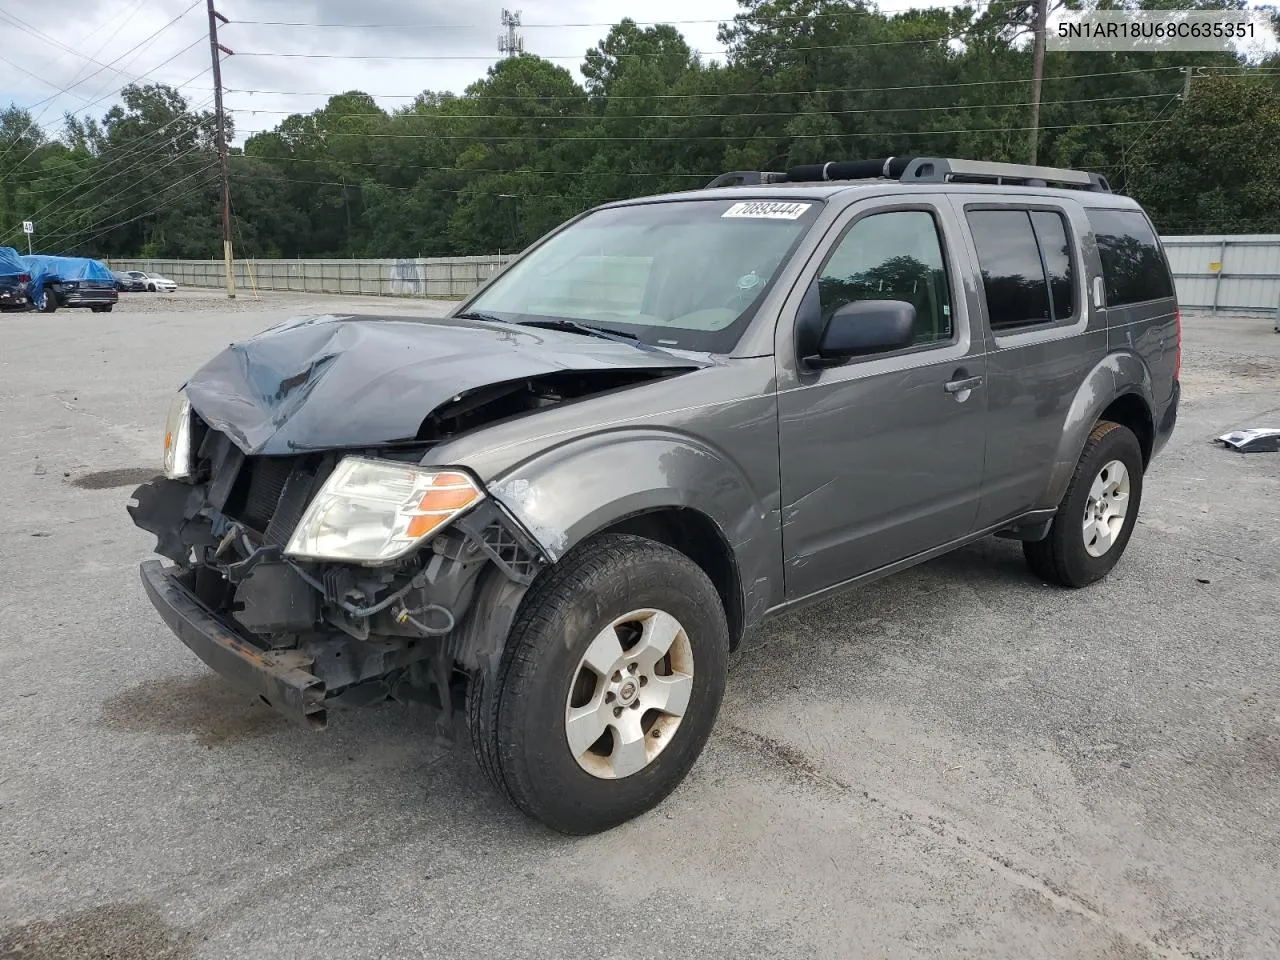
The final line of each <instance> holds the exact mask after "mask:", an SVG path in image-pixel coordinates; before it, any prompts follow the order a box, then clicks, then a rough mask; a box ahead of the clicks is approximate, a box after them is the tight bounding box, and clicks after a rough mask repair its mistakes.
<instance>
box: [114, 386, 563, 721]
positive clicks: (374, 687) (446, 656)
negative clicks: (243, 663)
mask: <svg viewBox="0 0 1280 960" xmlns="http://www.w3.org/2000/svg"><path fill="white" fill-rule="evenodd" d="M510 395H511V394H510V392H507V393H504V394H503V396H505V397H510ZM193 419H194V432H195V435H194V437H193V440H192V443H193V449H195V450H196V466H195V474H194V478H193V482H184V481H179V480H169V479H165V478H163V477H157V478H156V479H155V480H152V481H150V482H148V483H146V484H144V485H142V486H141V487H139V488H138V489H137V490H136V491H135V492H134V497H135V499H136V500H137V504H136V505H131V506H130V507H129V512H130V514H131V515H132V517H133V519H134V522H135V523H136V524H137V525H138V526H139V527H141V528H142V529H144V530H148V531H150V532H151V533H154V534H155V535H156V537H157V541H158V542H157V545H156V552H157V553H159V554H160V555H161V556H163V557H166V558H168V559H169V560H172V561H173V562H174V563H175V564H176V565H177V566H176V568H175V569H174V570H173V578H174V579H175V580H177V581H178V582H179V583H180V584H181V585H182V586H183V587H185V589H186V590H187V591H188V592H189V593H190V594H191V595H192V597H194V599H195V600H197V601H198V602H199V604H200V605H201V606H202V607H203V608H205V610H207V611H208V612H209V613H211V614H213V615H214V616H215V617H216V618H217V619H218V620H219V621H220V622H221V623H222V624H223V625H224V626H226V627H227V628H228V629H229V630H231V631H232V632H234V633H235V634H237V635H239V636H240V637H241V638H242V639H244V640H247V641H249V642H251V643H252V645H253V646H254V647H257V648H259V649H261V650H263V651H267V652H284V651H293V652H295V653H296V654H299V655H301V656H300V657H294V658H292V659H291V660H290V661H289V662H290V663H291V665H293V666H294V667H297V666H299V665H301V666H302V668H303V669H305V670H307V671H309V672H310V673H312V674H313V675H314V676H315V678H316V679H317V681H318V686H319V689H315V690H313V692H314V693H316V694H319V696H318V697H316V698H314V700H315V702H313V703H311V704H310V708H309V709H308V711H307V712H306V715H305V716H304V717H295V718H294V719H302V720H305V721H306V722H307V723H309V724H311V725H313V726H322V725H323V724H324V722H325V713H326V711H327V708H328V707H329V706H338V705H341V706H360V705H365V704H369V703H373V702H376V701H378V700H382V699H386V698H388V697H390V698H395V699H399V700H409V701H416V702H426V703H427V704H429V705H430V706H433V707H435V708H438V709H439V710H441V711H442V716H441V718H440V725H441V730H442V732H443V731H444V730H446V729H447V728H448V727H449V726H450V724H451V722H452V713H453V711H454V709H455V708H456V706H457V699H458V694H459V681H462V680H464V679H465V677H455V676H454V673H455V671H463V672H464V673H465V671H468V670H474V669H479V668H482V667H484V666H486V665H487V664H488V663H489V661H491V660H492V659H493V658H496V657H497V656H498V655H499V654H500V652H501V649H502V639H503V638H504V637H505V630H503V632H502V633H501V634H496V635H494V634H491V632H490V630H489V627H490V626H492V627H493V628H494V629H495V630H502V628H503V624H502V622H501V621H502V620H503V619H504V614H505V617H506V618H507V625H508V626H509V618H510V617H511V616H514V612H515V605H516V604H517V603H518V600H519V597H520V596H521V595H523V592H524V589H525V588H526V587H527V586H528V584H529V583H530V582H532V580H533V578H534V576H535V575H536V573H537V571H538V570H539V569H540V568H541V566H542V565H543V561H542V559H541V557H540V556H539V553H538V547H537V545H536V544H534V543H533V542H532V541H531V540H530V539H529V538H528V537H527V536H526V535H525V534H524V533H523V532H522V531H521V530H520V528H519V527H518V525H516V524H515V523H514V521H512V520H511V519H510V518H509V517H508V516H507V515H506V514H505V512H504V511H503V509H502V508H501V507H500V506H499V505H498V504H497V503H495V502H494V501H492V500H489V499H485V500H483V501H481V502H480V503H479V504H477V505H476V507H475V508H473V509H471V510H470V511H468V512H467V513H465V514H464V515H462V516H461V517H459V518H458V519H457V520H455V521H454V522H452V523H451V524H450V525H449V526H448V527H447V528H445V529H444V530H442V531H441V532H440V533H439V534H437V535H436V536H435V537H434V538H432V539H431V540H430V541H429V542H428V543H427V544H426V545H424V547H423V549H421V550H418V551H415V552H414V553H412V554H410V555H409V556H406V557H404V558H403V559H400V560H397V561H396V562H394V563H390V564H387V565H385V566H377V567H370V566H362V565H358V564H350V563H332V562H307V561H301V560H295V559H292V558H290V557H287V556H285V554H284V547H285V544H286V542H287V541H288V538H289V536H290V534H291V533H292V531H293V529H294V527H295V526H296V525H297V523H298V522H299V519H300V517H301V516H302V513H303V511H304V510H305V509H306V507H307V505H308V503H309V502H310V501H311V499H312V497H313V496H314V495H315V493H316V491H317V490H319V489H320V487H321V486H322V485H323V483H324V482H325V479H326V478H327V477H328V476H329V474H330V473H331V472H332V471H333V470H334V468H335V466H336V464H337V462H338V461H339V460H340V459H341V458H342V456H344V455H347V454H351V453H353V452H359V453H365V454H367V455H369V456H374V457H377V458H380V459H383V460H401V461H404V462H406V463H417V462H418V460H419V459H420V458H421V456H422V454H423V453H424V451H425V449H426V448H425V446H424V445H422V444H417V445H412V446H403V447H396V448H393V449H375V450H369V451H343V452H342V453H341V454H339V453H334V452H328V453H309V454H300V455H295V456H284V457H266V456H247V455H245V454H244V453H243V452H241V450H240V449H239V448H238V447H237V446H236V445H235V444H234V443H233V442H232V441H231V439H230V438H229V437H228V436H226V435H225V434H223V433H220V432H218V431H216V430H212V429H209V427H208V426H207V425H206V424H204V423H203V422H202V421H201V420H200V419H199V418H198V417H195V418H193ZM436 422H437V423H438V422H439V421H436ZM482 591H483V592H484V593H485V595H486V596H485V600H484V603H483V607H484V614H483V616H481V617H479V618H477V617H470V618H469V617H468V614H469V613H470V612H471V610H472V608H473V607H475V606H476V597H477V594H478V593H479V592H482ZM479 620H483V621H485V622H475V621H479ZM264 699H267V698H266V697H265V696H264ZM272 705H273V706H276V707H277V708H281V707H282V705H281V704H276V703H273V704H272ZM286 712H288V711H286Z"/></svg>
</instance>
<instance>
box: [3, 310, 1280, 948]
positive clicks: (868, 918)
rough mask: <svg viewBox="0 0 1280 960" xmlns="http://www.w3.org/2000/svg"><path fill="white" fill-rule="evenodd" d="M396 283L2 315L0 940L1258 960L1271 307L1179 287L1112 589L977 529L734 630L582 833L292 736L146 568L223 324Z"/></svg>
mask: <svg viewBox="0 0 1280 960" xmlns="http://www.w3.org/2000/svg"><path fill="white" fill-rule="evenodd" d="M449 306H450V304H444V303H424V302H422V301H411V300H391V299H381V300H380V299H357V298H342V299H338V298H333V297H330V298H324V297H315V296H308V297H301V296H293V297H290V296H287V295H277V296H264V297H263V298H262V299H260V300H253V299H249V298H241V299H239V300H237V301H236V302H235V303H234V304H229V303H228V302H227V301H225V300H223V299H220V298H219V297H218V296H217V295H216V293H211V292H202V291H187V290H184V291H180V292H179V293H178V294H177V295H175V296H167V295H145V294H127V295H124V296H123V298H122V303H121V305H120V306H119V307H118V308H117V309H116V310H115V311H114V312H113V313H111V314H90V313H88V312H85V311H73V310H62V311H59V312H58V313H56V314H54V315H52V316H43V315H35V314H23V315H6V316H3V317H0V425H2V428H0V429H2V431H3V433H2V436H3V440H4V442H3V443H2V444H0V477H2V478H3V480H0V583H2V584H3V590H2V592H0V677H3V680H4V684H3V696H2V697H0V730H3V732H4V736H3V738H2V739H0V958H4V960H11V958H14V957H21V958H23V960H89V958H107V957H110V958H113V960H156V958H173V960H184V958H203V960H213V958H253V960H266V958H298V960H314V958H317V957H344V958H347V957H350V958H375V957H387V958H396V960H400V958H408V957H433V958H434V957H440V958H449V960H466V958H473V957H474V958H486V960H488V958H495V957H500V958H524V957H529V958H548V957H568V956H580V957H588V956H590V957H617V958H624V957H625V958H628V960H637V958H645V957H659V956H664V957H698V958H720V957H725V958H729V957H733V958H738V957H744V956H748V957H773V956H776V957H787V958H797V957H820V958H828V957H829V958H839V960H844V958H859V960H862V958H931V960H932V958H964V957H974V958H979V957H980V958H984V960H985V958H1008V960H1031V958H1039V957H1046V958H1081V960H1084V958H1089V960H1098V958H1104V960H1137V958H1147V957H1162V958H1213V960H1227V958H1245V957H1248V958H1274V957H1276V956H1278V955H1280V790H1277V782H1278V777H1280V706H1278V705H1277V704H1278V702H1280V701H1278V694H1280V672H1278V671H1277V667H1278V666H1280V617H1278V616H1277V611H1278V609H1280V607H1278V603H1280V583H1278V580H1280V524H1278V523H1277V517H1278V516H1280V455H1274V454H1256V455H1253V456H1241V455H1238V454H1233V453H1229V452H1226V451H1224V450H1222V449H1221V448H1218V447H1215V446H1214V445H1212V444H1211V443H1210V442H1209V441H1210V438H1211V437H1213V436H1215V435H1217V434H1220V433H1223V432H1225V431H1227V430H1228V429H1230V428H1234V427H1241V426H1255V425H1261V426H1280V336H1278V335H1276V334H1275V333H1273V332H1272V322H1271V320H1269V319H1267V320H1262V319H1252V320H1250V319H1244V318H1226V317H1219V318H1207V317H1205V318H1188V320H1187V321H1186V345H1185V361H1184V390H1185V394H1184V406H1183V411H1182V418H1181V421H1180V423H1179V427H1178V430H1177V432H1176V433H1175V436H1174V439H1173V441H1172V443H1171V444H1170V446H1169V448H1168V449H1167V450H1166V452H1165V453H1164V454H1163V456H1162V457H1161V458H1160V459H1159V460H1157V461H1156V464H1155V465H1154V468H1153V470H1152V472H1151V474H1150V475H1149V479H1148V484H1147V488H1146V493H1145V497H1144V504H1143V515H1142V518H1141V521H1140V524H1139V526H1138V528H1137V530H1136V532H1135V535H1134V538H1133V541H1132V543H1131V545H1130V547H1129V551H1128V553H1127V555H1126V557H1125V559H1124V560H1123V562H1122V563H1121V565H1120V566H1119V568H1117V570H1116V571H1115V573H1114V574H1113V575H1112V576H1111V577H1110V578H1109V579H1108V580H1107V581H1105V582H1104V583H1102V584H1099V585H1097V586H1095V587H1092V588H1090V589H1087V590H1084V591H1079V592H1067V591H1061V590H1056V589H1052V588H1050V587H1047V586H1045V585H1043V584H1041V583H1040V582H1038V581H1037V580H1036V579H1034V578H1033V577H1031V576H1030V575H1029V574H1028V572H1027V571H1026V569H1025V568H1024V565H1023V562H1022V558H1021V551H1020V549H1019V547H1018V545H1017V544H1015V543H1011V542H1005V541H998V540H988V541H984V542H982V543H980V544H977V545H976V546H973V547H970V548H968V549H965V550H963V551H961V552H958V553H956V554H953V555H951V556H948V557H945V558H943V559H940V560H937V561H935V562H933V563H930V564H927V565H925V566H923V567H918V568H916V569H914V570H912V571H909V572H907V573H905V574H902V575H900V576H898V577H895V578H892V579H889V580H886V581H882V582H880V583H878V584H875V585H873V586H871V587H868V588H866V589H864V590H861V591H859V592H855V593H853V594H850V595H848V596H845V597H843V598H840V599H836V600H832V601H830V602H827V603H825V604H824V605H822V606H819V607H816V608H812V609H810V610H807V611H805V612H803V613H800V614H796V615H792V616H789V617H786V618H783V619H780V620H777V621H775V622H773V623H770V624H768V625H767V626H765V627H764V628H762V629H759V630H757V631H755V632H754V633H753V634H752V635H751V636H749V637H748V638H747V641H746V643H745V644H744V647H743V649H742V651H741V652H740V653H739V654H738V655H737V657H736V658H735V661H734V663H733V667H732V672H731V675H730V678H729V689H728V693H727V696H726V700H725V708H724V711H723V713H722V715H721V718H720V721H719V724H718V726H717V730H716V733H715V734H714V735H713V737H712V740H711V743H710V745H709V746H708V749H707V752H706V753H705V755H704V756H703V758H702V759H701V760H700V761H699V763H698V764H697V766H696V767H695V768H694V771H693V773H692V774H691V776H690V778H689V779H688V781H687V782H686V783H685V784H684V785H683V786H682V787H681V788H680V789H679V790H678V791H677V792H676V793H675V794H674V795H673V796H672V797H671V798H670V800H668V801H667V802H666V803H665V804H664V805H663V806H661V807H660V808H659V809H658V810H657V811H655V812H653V813H651V814H650V815H648V816H646V817H643V818H641V819H640V820H638V821H635V822H633V823H630V824H628V825H626V826H624V827H622V828H620V829H618V830H616V831H613V832H612V833H609V834H606V835H603V836H598V837H593V838H589V839H580V840H574V839H568V838H564V837H560V836H558V835H553V834H551V833H549V832H548V831H546V830H544V829H542V828H541V827H539V826H537V825H536V824H534V823H532V822H530V821H527V820H525V819H524V818H523V817H521V816H520V815H519V814H517V813H515V812H513V811H512V810H510V809H509V808H508V807H507V806H506V805H505V804H504V803H503V802H502V801H501V800H499V799H498V797H496V796H495V794H494V793H493V792H492V791H491V790H490V788H489V787H488V785H487V783H486V782H485V781H484V779H483V777H482V775H481V774H480V772H479V771H478V769H477V768H476V766H475V764H474V762H473V760H472V759H471V756H470V752H469V749H466V748H465V747H463V746H462V745H460V746H459V747H457V748H454V749H453V750H448V749H445V748H442V747H440V746H437V745H434V744H432V743H431V742H430V741H429V740H428V738H427V736H426V733H425V731H424V730H423V725H422V723H421V718H420V715H419V714H417V713H415V712H414V711H412V710H409V709H405V708H400V707H385V708H378V709H375V710H369V711H365V712H361V713H351V714H345V715H340V716H338V717H337V718H335V720H334V722H333V723H332V724H331V726H330V729H329V730H328V731H327V732H325V733H321V734H317V733H313V732H309V731H305V730H300V729H295V728H293V727H291V726H289V725H287V724H286V723H285V722H284V721H283V720H280V719H277V718H276V716H275V715H274V714H273V713H271V712H270V711H269V710H267V709H266V708H265V707H263V706H261V705H259V704H257V703H255V702H253V701H252V700H251V699H250V698H248V697H245V696H241V695H239V694H237V693H235V692H234V691H233V690H231V689H230V688H229V687H228V686H227V685H226V684H225V683H224V682H223V681H221V680H220V679H219V678H218V677H216V676H215V675H214V674H212V673H211V672H209V671H208V670H207V669H206V668H205V667H204V666H203V665H202V664H200V663H199V662H198V661H197V660H196V659H195V657H194V656H193V655H191V654H190V653H188V652H187V650H186V648H185V647H183V646H182V645H181V644H180V643H179V642H178V641H177V640H176V639H174V638H173V637H172V636H171V635H170V634H169V633H168V631H167V630H166V629H165V628H164V627H163V625H162V624H161V623H160V621H159V619H158V618H157V617H156V615H155V614H154V612H153V611H152V609H151V607H150V605H149V604H148V603H147V601H146V599H145V598H144V596H143V593H142V589H141V586H140V584H139V582H138V577H137V564H138V562H139V561H141V560H143V559H146V558H147V557H148V556H149V555H150V548H151V546H152V542H151V538H150V537H148V536H147V535H146V534H144V533H142V532H141V531H138V530H137V529H135V528H134V527H133V526H132V524H131V522H130V520H129V518H128V516H127V514H126V513H125V509H124V508H125V504H126V502H127V501H128V498H129V493H130V491H131V489H132V487H133V485H134V484H135V483H136V482H137V481H138V480H139V479H140V478H143V477H146V476H150V475H151V474H153V473H154V472H155V469H156V467H157V465H158V459H159V440H160V429H161V426H162V423H163V418H164V412H165V409H166V406H167V402H168V397H169V395H170V394H171V392H172V391H173V389H174V388H176V387H177V386H178V385H179V384H180V383H181V381H182V380H183V379H184V378H185V376H186V375H187V374H189V373H190V372H191V371H193V370H194V369H195V368H196V367H197V366H198V365H199V364H200V363H202V362H203V361H204V360H205V359H207V358H208V357H209V356H210V355H211V354H212V353H213V352H214V351H216V350H217V349H218V348H219V347H221V346H223V345H225V343H226V342H227V341H229V340H232V339H235V338H238V337H242V336H245V335H248V334H251V333H254V332H256V331H258V330H260V329H262V328H264V327H266V326H268V325H269V324H271V323H274V322H276V321H278V320H281V319H284V318H285V317H288V316H291V315H295V314H298V313H309V312H348V311H352V312H359V311H365V312H384V313H387V312H395V313H406V312H409V313H411V312H416V311H423V310H430V311H432V312H435V313H440V312H443V311H444V310H445V309H447V308H448V307H449Z"/></svg>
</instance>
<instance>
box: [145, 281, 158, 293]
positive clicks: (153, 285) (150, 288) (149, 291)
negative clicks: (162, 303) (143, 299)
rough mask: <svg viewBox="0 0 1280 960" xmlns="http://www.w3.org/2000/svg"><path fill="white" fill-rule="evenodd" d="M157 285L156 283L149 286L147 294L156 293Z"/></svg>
mask: <svg viewBox="0 0 1280 960" xmlns="http://www.w3.org/2000/svg"><path fill="white" fill-rule="evenodd" d="M155 292H156V285H155V284H154V283H149V284H147V293H155Z"/></svg>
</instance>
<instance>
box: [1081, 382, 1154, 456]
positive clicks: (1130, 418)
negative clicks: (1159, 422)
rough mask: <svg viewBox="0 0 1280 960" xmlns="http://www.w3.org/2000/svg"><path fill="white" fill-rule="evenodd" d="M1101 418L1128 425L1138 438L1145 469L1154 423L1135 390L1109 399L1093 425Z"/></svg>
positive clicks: (1148, 407) (1143, 401)
mask: <svg viewBox="0 0 1280 960" xmlns="http://www.w3.org/2000/svg"><path fill="white" fill-rule="evenodd" d="M1103 420H1109V421H1111V422H1112V423H1118V424H1120V426H1122V427H1128V428H1129V430H1130V431H1132V432H1133V435H1134V436H1136V437H1137V438H1138V445H1139V446H1140V447H1141V448H1142V467H1143V469H1144V470H1145V469H1146V468H1147V467H1148V466H1149V465H1150V464H1151V455H1152V450H1153V449H1154V447H1155V442H1156V424H1155V419H1154V418H1153V417H1152V415H1151V407H1150V405H1149V404H1148V403H1147V401H1146V400H1145V399H1143V397H1142V396H1141V395H1140V394H1139V393H1137V392H1136V391H1130V392H1128V393H1122V394H1120V396H1118V397H1116V398H1115V399H1114V400H1112V401H1111V403H1109V404H1108V405H1107V407H1106V409H1105V410H1103V411H1102V412H1101V413H1100V414H1098V418H1097V420H1095V421H1094V423H1095V425H1096V424H1097V423H1099V422H1101V421H1103Z"/></svg>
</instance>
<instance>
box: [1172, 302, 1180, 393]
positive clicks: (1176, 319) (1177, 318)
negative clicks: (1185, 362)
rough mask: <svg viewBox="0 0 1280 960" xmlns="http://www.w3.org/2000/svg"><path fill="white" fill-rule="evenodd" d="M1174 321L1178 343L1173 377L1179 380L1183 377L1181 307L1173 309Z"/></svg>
mask: <svg viewBox="0 0 1280 960" xmlns="http://www.w3.org/2000/svg"><path fill="white" fill-rule="evenodd" d="M1173 322H1174V325H1175V326H1176V327H1177V328H1178V343H1177V346H1176V347H1175V348H1174V354H1173V379H1174V380H1175V381H1178V380H1181V379H1182V309H1181V308H1180V307H1179V308H1178V309H1176V310H1174V311H1173Z"/></svg>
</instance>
